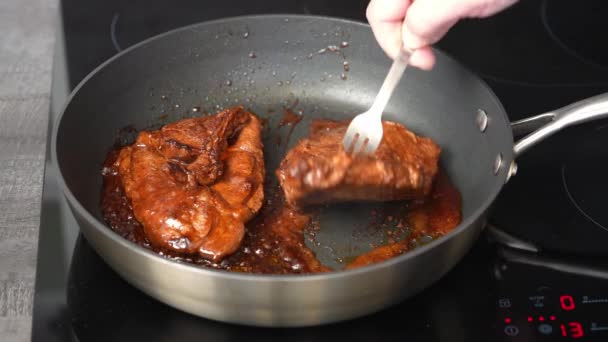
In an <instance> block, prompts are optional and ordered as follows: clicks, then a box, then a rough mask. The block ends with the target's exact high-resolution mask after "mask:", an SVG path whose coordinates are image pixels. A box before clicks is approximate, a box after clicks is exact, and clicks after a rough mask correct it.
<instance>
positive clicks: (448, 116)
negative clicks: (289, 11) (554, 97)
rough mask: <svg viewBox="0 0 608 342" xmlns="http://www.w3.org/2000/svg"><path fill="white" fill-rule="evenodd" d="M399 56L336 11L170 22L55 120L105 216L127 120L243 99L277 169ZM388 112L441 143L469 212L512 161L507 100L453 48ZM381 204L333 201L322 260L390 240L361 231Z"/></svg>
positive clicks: (67, 172)
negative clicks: (106, 164)
mask: <svg viewBox="0 0 608 342" xmlns="http://www.w3.org/2000/svg"><path fill="white" fill-rule="evenodd" d="M389 66H390V60H389V59H388V58H387V57H386V56H385V55H384V53H383V52H382V51H381V50H380V49H379V47H378V45H377V43H376V41H375V40H374V38H373V35H372V33H371V30H370V28H369V27H368V26H367V25H363V24H357V23H353V22H347V21H342V20H337V19H328V18H318V17H300V16H267V17H247V18H235V19H230V20H225V21H215V22H211V23H203V24H200V25H195V26H191V27H188V28H185V29H182V30H178V31H175V32H170V33H168V34H165V35H163V36H162V37H160V38H157V39H154V40H151V41H148V42H146V43H145V44H142V45H140V46H138V47H136V48H135V49H130V50H127V51H126V52H124V53H123V54H122V55H120V56H119V57H118V58H115V59H113V60H111V61H110V62H109V63H107V64H106V65H104V66H103V67H102V68H100V69H98V70H97V71H96V72H94V74H92V76H90V77H89V78H87V79H86V80H85V81H84V83H83V84H81V86H79V88H77V90H76V92H75V95H74V96H73V97H72V98H71V100H70V102H69V104H68V106H67V108H66V109H65V112H64V114H63V116H62V118H61V122H60V125H59V128H58V131H57V137H56V153H57V158H58V164H59V167H60V170H61V175H62V177H63V178H64V181H65V183H66V185H67V188H68V189H69V190H70V191H71V192H72V193H73V194H74V196H75V198H76V199H77V200H78V201H79V202H80V203H81V205H82V206H83V207H84V208H86V210H87V211H88V212H89V213H90V214H91V215H92V216H94V217H95V218H97V219H98V220H99V221H100V222H103V220H102V217H101V213H100V209H99V200H100V198H99V196H100V189H101V180H102V179H101V173H100V170H101V164H102V162H103V160H104V157H105V155H106V153H107V152H108V150H109V149H110V148H111V146H112V144H113V143H114V142H115V139H116V138H117V136H119V134H120V133H119V132H120V130H121V129H123V128H125V127H128V126H130V127H134V128H136V129H145V128H150V127H158V125H159V124H162V123H166V122H170V121H173V120H176V119H179V118H183V117H189V116H194V115H201V114H202V113H215V112H217V111H218V110H219V109H221V108H227V107H229V106H234V105H244V106H246V107H247V108H248V109H250V110H252V111H253V112H255V113H256V114H258V115H259V116H261V117H263V118H265V119H268V123H267V126H268V127H269V128H270V129H268V130H266V131H265V136H264V144H265V158H266V164H267V175H268V177H271V178H273V179H274V177H275V176H274V170H275V169H276V166H277V164H278V162H279V161H280V160H281V158H282V157H283V156H284V153H285V152H286V150H287V149H289V148H290V147H291V146H293V145H294V144H295V143H296V142H297V141H298V139H299V138H301V137H303V136H304V135H306V134H307V132H308V124H309V123H310V120H311V119H313V118H333V119H347V118H351V117H352V116H353V115H355V114H356V113H359V112H362V111H364V110H366V109H367V108H368V107H369V106H370V104H371V103H372V101H373V99H374V96H375V95H376V93H377V91H378V89H379V88H380V85H381V83H382V81H383V78H384V76H385V75H386V72H387V71H388V68H389ZM286 108H289V109H291V110H292V111H293V112H295V113H296V114H301V115H302V117H303V120H302V121H301V122H300V123H299V124H297V125H296V126H295V128H294V129H293V132H292V133H291V134H290V132H289V131H290V130H291V127H290V126H288V125H286V126H283V127H280V128H279V127H278V126H279V123H280V121H281V120H282V118H283V114H284V111H285V109H286ZM479 109H483V110H485V112H486V113H487V114H488V116H489V121H488V122H489V123H488V127H487V129H486V130H485V132H481V131H480V129H479V127H478V124H477V122H476V117H477V114H478V110H479ZM384 119H387V120H394V121H398V122H401V123H403V124H405V125H406V126H407V127H409V128H410V129H412V130H413V131H414V132H416V133H418V134H421V135H425V136H429V137H431V138H433V139H434V140H435V141H436V142H437V143H438V144H439V145H440V146H441V147H442V149H443V152H442V158H441V163H442V167H444V168H445V169H446V170H447V173H448V175H449V177H450V178H451V179H452V181H453V182H454V183H455V184H456V186H457V187H458V189H459V190H460V191H461V194H462V196H463V214H464V215H463V218H464V220H466V219H467V218H468V217H470V216H471V215H473V214H474V213H475V212H476V210H477V209H478V208H480V207H481V206H484V205H487V204H488V202H489V201H491V199H492V197H493V194H495V193H496V192H497V189H499V188H500V187H501V185H502V184H503V183H504V172H505V171H504V170H502V169H501V171H500V172H499V174H498V175H494V173H493V172H492V169H493V165H494V162H495V159H496V157H497V154H498V153H502V154H503V157H504V159H505V163H508V161H509V160H510V158H511V152H510V151H511V148H512V138H511V134H510V131H509V126H508V122H506V119H505V116H504V113H503V110H502V108H501V106H500V104H499V103H498V102H497V101H496V99H495V98H494V97H493V95H492V94H491V92H490V91H489V90H488V89H487V88H486V87H485V86H484V85H483V84H482V83H481V82H479V80H478V79H477V78H476V77H475V76H474V75H473V74H471V73H469V72H467V71H466V70H464V69H463V68H461V67H460V66H459V65H458V64H457V63H456V62H454V61H452V60H451V59H450V58H448V57H446V56H445V55H443V54H441V53H439V55H438V63H437V66H436V68H435V69H434V70H433V71H432V72H424V71H420V70H417V69H414V68H410V69H408V70H407V71H406V74H405V75H404V78H403V80H402V82H401V84H400V86H399V87H398V89H397V90H396V91H395V95H394V96H393V98H392V100H391V102H390V103H389V106H388V108H387V110H386V112H385V116H384ZM288 138H289V139H288ZM279 141H280V144H279ZM270 181H272V179H271V180H270ZM372 207H375V208H376V209H377V210H388V209H386V208H388V206H386V205H385V204H375V205H371V204H346V205H339V206H333V207H331V208H329V209H326V210H324V213H323V215H322V217H321V227H320V228H321V231H320V233H319V234H318V235H317V241H318V242H319V245H313V246H311V247H313V249H314V250H315V252H316V253H317V255H318V257H319V258H320V259H321V261H323V262H325V263H326V264H328V265H331V266H336V267H340V265H339V264H338V263H336V260H340V259H342V260H344V259H348V258H350V257H352V256H353V255H355V254H360V253H362V252H365V251H367V250H369V248H370V242H376V243H377V242H378V241H380V240H381V239H383V236H384V235H383V234H370V233H369V230H367V231H366V232H365V234H363V233H361V230H362V229H367V227H369V224H368V223H369V220H370V218H369V216H370V215H369V214H370V211H371V210H372ZM358 233H361V234H358ZM357 234H358V235H357ZM353 236H363V237H364V238H361V239H355V238H353Z"/></svg>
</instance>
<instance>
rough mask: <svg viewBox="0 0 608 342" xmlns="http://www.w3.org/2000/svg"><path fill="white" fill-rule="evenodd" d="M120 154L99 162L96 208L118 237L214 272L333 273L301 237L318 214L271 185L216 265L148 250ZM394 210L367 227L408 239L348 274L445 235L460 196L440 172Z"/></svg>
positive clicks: (366, 257) (361, 260)
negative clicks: (293, 204) (421, 195)
mask: <svg viewBox="0 0 608 342" xmlns="http://www.w3.org/2000/svg"><path fill="white" fill-rule="evenodd" d="M288 121H290V120H288ZM298 121H299V120H298ZM296 123H297V122H296ZM119 149H120V146H115V147H114V148H113V149H112V150H111V151H110V152H109V153H108V155H107V158H106V160H105V162H104V167H103V171H102V177H103V187H102V192H101V209H102V214H103V216H104V219H105V221H106V223H107V224H108V225H109V226H110V227H111V229H112V230H113V231H114V232H116V233H118V234H119V235H120V236H122V237H123V238H125V239H127V240H129V241H132V242H134V243H136V244H138V245H140V246H142V247H144V248H147V249H150V250H153V251H155V252H156V253H158V254H160V255H162V256H164V257H167V258H169V259H173V260H177V261H182V262H187V263H193V264H197V265H201V266H204V267H209V268H214V269H222V270H227V271H235V272H247V273H264V274H288V273H289V274H298V273H320V272H331V271H333V270H332V269H330V268H328V267H326V266H324V265H323V264H321V262H319V261H318V260H317V259H316V257H315V254H314V253H313V252H312V251H311V250H310V249H309V248H308V247H307V246H306V244H305V236H313V237H314V234H315V231H316V230H318V229H319V228H318V227H319V222H318V218H317V215H318V213H317V212H306V213H303V212H298V211H296V210H293V209H291V208H290V207H288V206H287V205H286V204H285V201H284V199H283V195H282V191H281V189H280V188H279V187H278V185H269V183H274V182H266V183H267V184H266V185H265V189H264V190H265V191H264V194H265V195H264V197H265V199H264V205H263V206H262V209H261V210H260V212H259V213H258V214H257V215H256V217H254V218H253V219H252V220H251V221H249V222H248V223H247V224H246V235H245V238H244V240H243V243H242V245H241V247H240V248H239V250H238V251H237V252H236V253H234V254H232V255H231V256H229V257H227V258H225V259H224V260H223V261H221V262H220V263H213V262H211V261H209V260H207V259H204V258H202V257H198V256H191V255H188V256H185V255H178V254H176V253H175V252H172V251H164V250H157V249H154V248H152V247H151V246H150V244H149V243H148V241H147V239H146V236H145V234H144V232H143V227H142V226H141V224H140V223H139V222H137V220H136V219H135V218H134V214H133V211H132V209H131V206H130V204H129V200H128V199H127V197H126V196H125V193H124V191H123V188H122V185H121V180H120V176H119V175H118V172H117V170H115V169H113V166H112V165H113V162H114V161H115V159H116V158H117V156H118V152H119ZM274 184H276V183H274ZM391 205H395V203H393V204H391ZM397 205H402V206H403V210H399V212H400V214H399V217H393V216H389V217H377V220H376V221H378V225H375V227H372V228H373V229H388V228H384V225H383V224H381V223H380V222H381V221H393V222H398V224H397V227H398V228H400V229H401V230H408V231H409V234H407V238H405V239H403V240H400V241H395V239H392V238H391V239H389V240H388V242H387V244H385V245H382V246H375V248H374V249H372V250H371V251H370V252H367V253H365V254H363V255H360V256H358V257H356V258H355V259H354V260H351V261H350V262H348V263H347V264H346V265H345V266H346V268H347V269H351V268H356V267H361V266H365V265H369V264H372V263H377V262H380V261H383V260H387V259H390V258H393V257H395V256H397V255H400V254H402V253H405V252H407V251H409V250H411V249H412V248H415V247H416V246H419V245H420V243H424V242H428V241H430V240H432V239H436V238H439V237H441V236H443V235H445V234H446V233H448V232H449V231H451V230H452V229H453V228H454V227H456V226H457V225H458V224H459V223H460V220H461V212H460V210H461V198H460V194H459V192H458V190H457V189H456V188H455V186H454V185H453V184H452V183H451V181H450V180H449V178H448V177H447V175H446V173H445V172H444V171H443V170H440V172H439V174H438V176H437V178H436V180H435V183H434V186H433V191H432V194H431V195H430V197H429V198H428V199H427V200H425V201H424V202H420V203H416V202H412V201H404V202H403V203H402V204H401V203H397ZM370 216H382V215H381V214H378V213H375V212H374V213H370ZM389 235H390V234H389Z"/></svg>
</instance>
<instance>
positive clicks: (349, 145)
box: [342, 126, 359, 153]
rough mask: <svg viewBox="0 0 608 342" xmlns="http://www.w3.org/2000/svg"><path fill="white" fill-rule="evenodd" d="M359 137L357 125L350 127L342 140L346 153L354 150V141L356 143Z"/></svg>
mask: <svg viewBox="0 0 608 342" xmlns="http://www.w3.org/2000/svg"><path fill="white" fill-rule="evenodd" d="M358 137H359V133H357V131H356V130H355V127H353V126H351V127H349V128H348V130H347V131H346V134H345V135H344V139H343V141H342V143H343V145H344V150H345V151H346V153H350V152H351V151H352V150H353V146H354V143H356V141H357V138H358Z"/></svg>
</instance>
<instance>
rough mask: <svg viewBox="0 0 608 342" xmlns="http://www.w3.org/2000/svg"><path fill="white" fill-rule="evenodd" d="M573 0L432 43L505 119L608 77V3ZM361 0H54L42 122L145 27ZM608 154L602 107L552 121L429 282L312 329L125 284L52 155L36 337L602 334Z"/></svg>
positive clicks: (348, 14)
mask: <svg viewBox="0 0 608 342" xmlns="http://www.w3.org/2000/svg"><path fill="white" fill-rule="evenodd" d="M575 4H576V5H573V2H572V1H561V0H551V1H549V0H528V1H525V2H524V1H522V2H521V3H519V4H518V5H516V6H515V7H513V8H512V9H509V10H508V11H506V12H504V13H501V14H500V15H498V16H495V17H493V18H491V19H487V20H469V21H466V22H463V23H462V24H459V25H458V26H457V27H456V28H454V30H453V31H451V32H450V34H449V35H448V36H447V37H446V38H445V39H444V40H443V41H442V42H441V43H440V44H439V45H438V47H439V48H440V49H443V50H444V51H446V52H447V53H449V54H451V55H452V56H454V57H455V58H457V59H458V60H460V61H461V62H462V63H464V64H465V65H466V66H467V67H469V68H470V69H472V70H473V71H475V72H477V73H478V74H479V75H480V76H482V77H483V78H484V80H486V82H487V83H488V84H489V85H490V87H491V88H492V89H493V90H494V91H495V92H496V94H497V96H498V97H499V98H500V100H501V101H502V102H503V105H504V106H505V108H506V110H507V112H508V113H509V117H510V118H511V120H518V119H522V118H524V117H527V116H530V115H533V114H539V113H542V112H544V111H547V110H551V109H555V108H557V107H561V106H563V105H566V104H569V103H570V102H573V101H576V100H579V99H582V98H584V97H588V96H592V95H595V94H599V93H602V92H605V91H606V90H608V47H607V46H606V45H605V44H604V43H603V36H604V34H603V33H604V32H606V31H607V29H608V23H607V22H606V21H605V20H603V18H605V17H606V14H608V5H607V4H606V3H605V2H603V1H601V0H585V1H577V2H576V3H575ZM366 5H367V1H362V0H358V1H353V0H339V1H337V0H334V1H331V2H330V1H320V0H319V1H313V0H309V1H290V2H288V1H278V0H273V1H264V2H263V3H261V2H256V3H254V2H249V1H242V0H224V1H221V2H214V3H213V5H210V3H209V2H202V1H194V0H184V1H180V2H171V1H162V0H148V1H138V0H134V1H117V0H111V1H99V0H81V1H76V0H62V1H61V11H60V14H61V19H62V20H61V22H62V25H61V26H60V27H59V29H58V33H57V35H58V36H57V40H58V45H57V49H56V51H57V53H56V57H55V68H54V75H53V88H52V110H51V114H50V115H51V116H50V120H49V129H52V127H53V125H54V124H55V123H56V119H57V116H58V114H59V112H60V110H61V107H62V105H63V103H64V101H65V99H66V97H67V94H68V93H69V92H70V91H71V89H73V87H74V86H75V85H76V84H77V83H78V82H80V80H81V79H82V78H83V77H84V76H86V75H87V74H88V73H89V72H90V71H91V70H92V69H93V68H95V67H96V66H97V65H99V64H100V63H102V62H103V61H105V60H106V59H107V58H109V57H111V56H112V55H114V54H116V53H117V52H119V51H121V50H122V49H125V48H126V47H128V46H130V45H132V44H134V43H137V42H139V41H141V40H143V39H145V38H148V37H150V36H153V35H156V34H158V33H161V32H164V31H167V30H170V29H173V28H176V27H179V26H184V25H188V24H191V23H195V22H199V21H203V20H209V19H215V18H219V17H226V16H235V15H242V14H254V13H303V14H321V15H329V16H336V17H343V18H349V19H354V20H360V21H364V20H365V16H364V13H365V6H366ZM49 132H50V130H49ZM49 137H50V134H49ZM48 148H50V141H49V143H48V144H47V149H48ZM47 156H50V153H48V151H47ZM606 166H608V122H607V121H606V120H604V121H597V122H592V123H588V124H584V125H581V126H578V127H575V128H571V129H568V130H567V131H564V132H562V133H559V134H558V135H556V136H554V137H552V138H551V139H549V140H547V141H545V142H543V143H541V144H540V145H538V146H536V147H534V148H533V149H531V150H530V151H529V152H527V153H526V154H525V155H523V156H522V157H521V158H520V159H519V172H518V174H517V175H516V176H515V177H514V178H513V179H512V180H511V181H510V182H509V184H508V185H507V186H506V187H505V188H504V191H503V192H502V194H501V196H500V197H499V198H498V200H497V202H496V206H495V208H494V214H493V215H492V217H491V226H490V227H488V229H487V230H486V233H485V234H484V235H483V236H482V238H481V239H480V240H479V242H478V243H477V244H476V245H475V247H474V248H473V250H472V251H471V252H470V253H469V255H467V256H466V257H465V259H464V260H463V261H462V262H461V263H459V264H458V266H457V267H456V268H455V269H454V270H453V271H451V272H450V273H449V274H447V275H446V276H445V277H444V278H443V279H441V280H440V281H439V282H438V283H436V284H435V285H433V286H431V287H430V288H428V289H427V290H425V291H424V292H422V293H420V294H419V295H418V296H416V297H413V298H411V299H408V300H406V301H404V302H403V303H400V304H398V305H396V306H394V307H392V308H390V309H387V310H384V311H382V312H380V313H377V314H375V315H371V316H368V317H365V318H361V319H357V320H353V321H349V322H344V323H338V324H332V325H329V326H323V327H316V328H305V329H259V328H250V327H242V326H236V325H230V324H224V323H218V322H212V321H209V320H205V319H202V318H198V317H194V316H191V315H189V314H185V313H182V312H180V311H177V310H174V309H172V308H169V307H168V306H166V305H164V304H161V303H159V302H157V301H155V300H153V299H151V298H150V297H147V296H146V295H144V294H142V293H141V292H139V291H138V290H136V289H134V288H133V287H131V286H130V285H128V284H127V283H125V282H124V281H123V280H122V279H121V278H120V277H118V276H117V275H116V274H115V273H114V272H113V271H112V270H111V269H109V268H108V267H107V266H106V265H105V264H104V263H103V261H101V259H100V258H99V257H98V256H97V254H96V253H95V252H94V251H93V250H92V249H91V247H90V246H89V245H88V244H87V242H86V240H84V239H83V238H82V237H81V236H80V235H79V233H78V227H77V225H76V223H75V221H74V219H73V217H72V216H71V213H70V212H69V210H68V208H67V205H66V204H65V201H64V200H63V198H62V195H61V193H60V190H59V188H58V186H57V184H56V181H55V177H56V174H57V171H56V168H55V165H54V163H53V161H52V160H50V158H49V157H47V164H46V169H45V179H44V182H45V183H44V191H43V199H42V200H43V205H42V217H41V227H40V241H39V256H38V263H37V276H36V290H35V302H34V317H33V330H32V341H35V342H38V341H45V342H47V341H48V342H52V341H82V342H88V341H134V340H135V341H139V340H146V341H169V340H171V341H189V340H196V341H216V340H219V341H232V340H235V341H240V340H245V339H246V340H251V341H254V340H255V341H273V340H290V341H291V340H294V341H309V340H336V339H349V340H361V341H368V340H387V339H408V340H412V341H418V340H423V341H446V340H447V341H568V340H581V341H606V340H608V315H607V314H606V313H607V312H608V247H606V246H608V229H607V227H608V214H607V212H608V210H606V209H608V204H606V201H604V194H605V193H606V191H607V190H608V181H606V179H605V177H602V176H603V175H604V170H606Z"/></svg>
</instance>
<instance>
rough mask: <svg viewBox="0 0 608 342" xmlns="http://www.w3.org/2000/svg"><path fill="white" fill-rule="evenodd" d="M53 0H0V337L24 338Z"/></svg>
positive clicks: (42, 149)
mask: <svg viewBox="0 0 608 342" xmlns="http://www.w3.org/2000/svg"><path fill="white" fill-rule="evenodd" d="M56 22H57V1H56V0H3V1H0V32H2V34H0V340H1V341H4V342H12V341H29V340H30V333H31V324H32V323H31V319H32V317H31V315H32V301H33V294H34V280H35V273H36V272H35V270H36V256H37V245H38V229H39V224H40V208H41V194H42V187H43V173H44V159H45V145H46V137H47V124H48V116H49V104H50V88H51V69H52V64H53V63H52V57H53V49H54V42H55V24H56Z"/></svg>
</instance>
